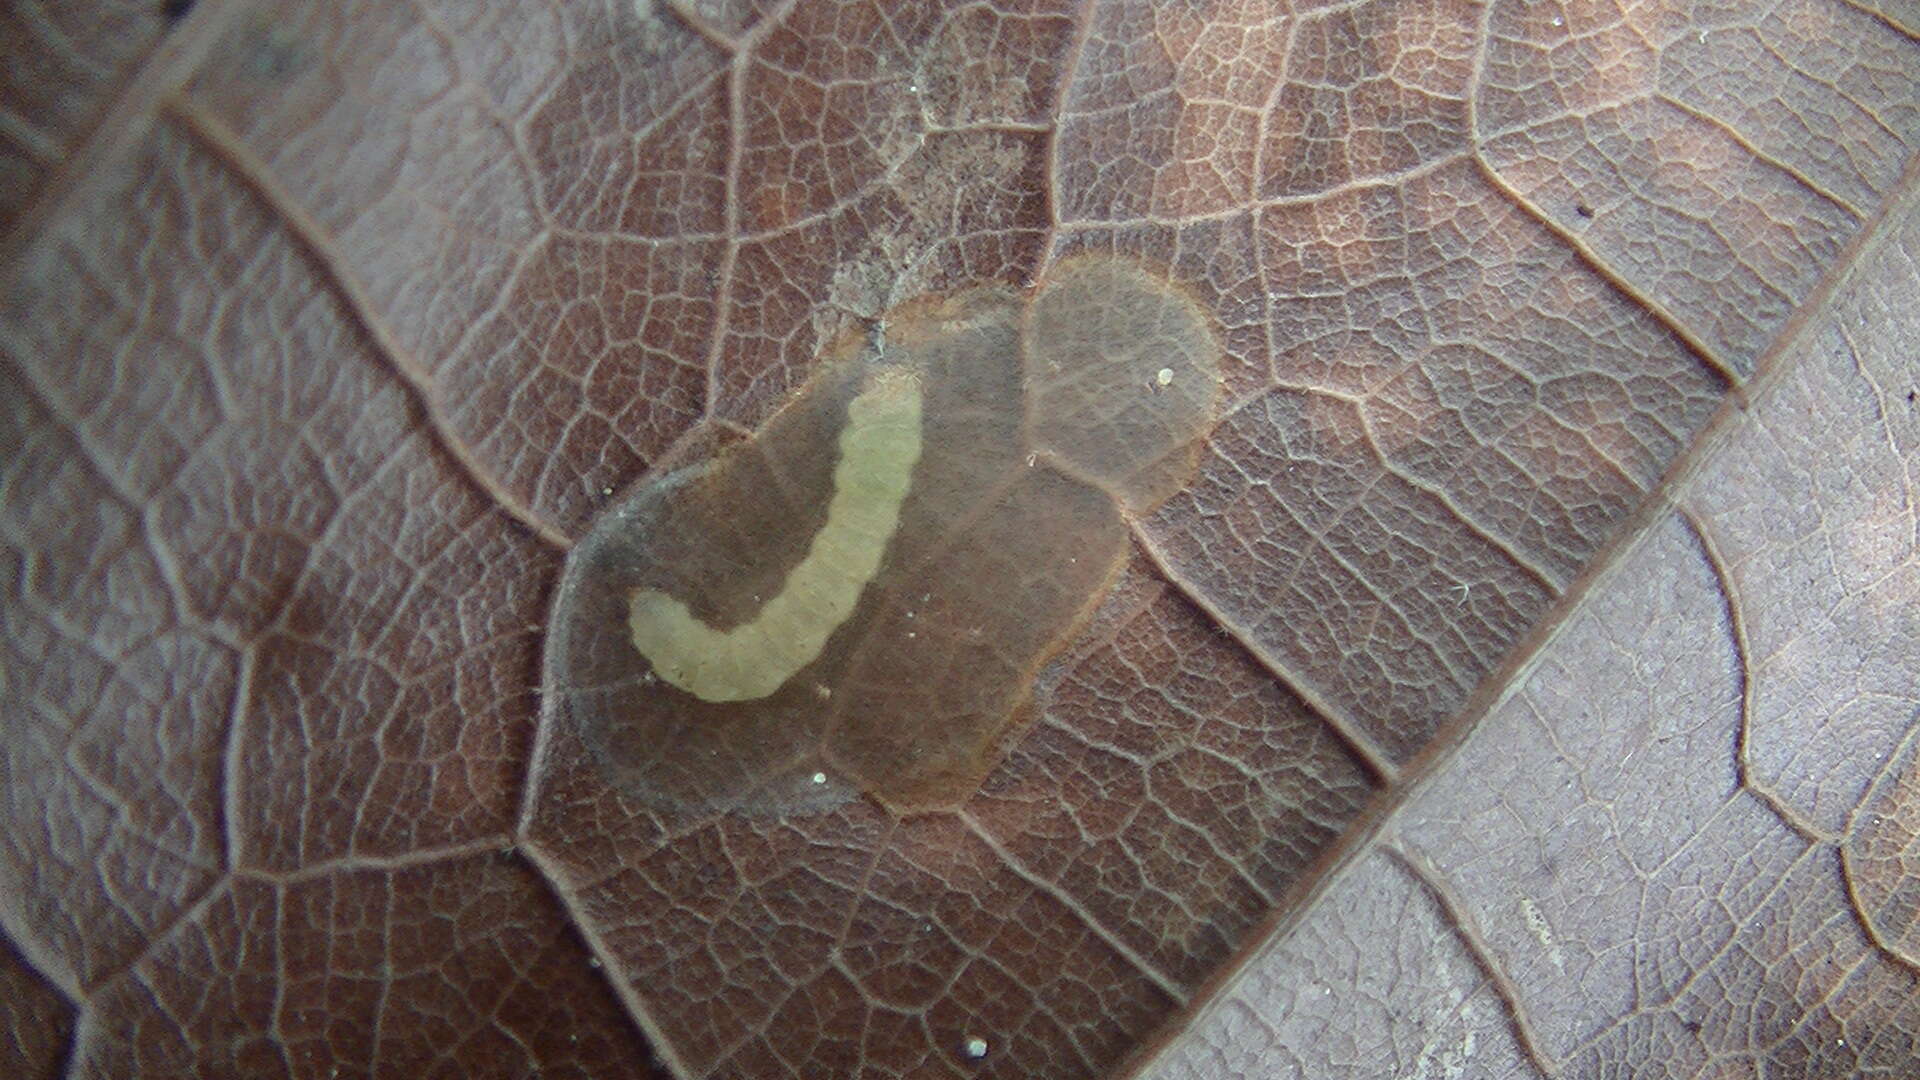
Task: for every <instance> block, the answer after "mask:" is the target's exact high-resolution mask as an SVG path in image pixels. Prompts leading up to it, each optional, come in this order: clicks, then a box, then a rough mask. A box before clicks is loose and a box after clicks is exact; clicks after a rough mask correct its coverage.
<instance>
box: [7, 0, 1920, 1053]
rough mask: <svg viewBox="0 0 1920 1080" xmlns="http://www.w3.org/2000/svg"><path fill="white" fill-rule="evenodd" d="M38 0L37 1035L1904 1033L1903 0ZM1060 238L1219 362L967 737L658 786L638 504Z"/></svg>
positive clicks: (27, 877)
mask: <svg viewBox="0 0 1920 1080" xmlns="http://www.w3.org/2000/svg"><path fill="white" fill-rule="evenodd" d="M0 30H3V32H0V42H4V44H0V50H4V53H5V60H6V62H5V68H4V70H5V74H4V81H3V82H0V86H3V87H4V89H3V90H0V94H4V98H3V99H0V222H3V223H4V225H5V239H4V241H0V243H4V245H5V247H4V252H3V253H0V254H4V258H5V264H4V270H3V271H0V274H4V294H0V303H4V305H5V309H4V316H3V317H0V353H3V354H4V368H3V374H0V379H4V385H3V386H0V408H4V409H5V411H6V415H5V418H4V420H0V462H3V464H0V470H3V472H0V484H4V489H3V490H4V499H5V505H4V515H3V520H4V526H3V527H4V550H5V558H6V560H7V564H8V565H7V574H6V587H7V590H8V592H7V596H6V600H5V606H4V615H3V616H0V617H3V618H4V634H3V636H0V649H3V650H4V653H3V655H4V660H3V661H0V662H3V663H4V668H3V669H0V675H3V676H4V684H3V685H0V694H4V703H5V704H4V709H5V713H4V723H5V728H4V743H3V745H0V766H3V767H4V783H5V803H4V807H5V814H6V819H5V823H4V830H3V831H0V836H4V840H0V863H3V865H4V898H3V899H0V926H3V927H4V930H5V935H6V948H5V949H4V951H3V952H0V980H4V987H5V989H4V992H3V993H0V1015H4V1016H5V1018H6V1021H5V1022H6V1026H7V1027H8V1028H9V1030H10V1032H11V1034H12V1035H13V1039H12V1041H11V1043H10V1044H9V1045H7V1046H5V1047H4V1048H0V1055H4V1056H5V1060H4V1063H0V1072H5V1073H6V1074H8V1075H29V1076H37V1075H55V1074H61V1073H67V1074H74V1075H81V1076H186V1075H195V1074H198V1075H236V1076H279V1075H290V1076H317V1077H325V1076H352V1075H368V1074H379V1075H388V1076H409V1077H412V1076H455V1075H473V1076H495V1075H497V1076H507V1075H513V1076H525V1075H534V1074H539V1075H543V1076H567V1075H590V1076H596V1077H610V1076H622V1075H636V1076H668V1075H678V1076H748V1077H780V1076H796V1077H797V1076H852V1075H859V1076H873V1077H909V1076H911V1077H922V1076H932V1077H964V1076H970V1075H994V1076H1047V1077H1063V1078H1064V1077H1076V1076H1080V1077H1085V1076H1098V1075H1105V1074H1109V1073H1133V1074H1137V1075H1143V1076H1154V1077H1189V1076H1190V1077H1204V1076H1218V1075H1262V1076H1333V1075H1354V1076H1402V1077H1439V1076H1474V1077H1481V1076H1488V1077H1494V1076H1513V1077H1535V1076H1553V1075H1559V1076H1579V1077H1626V1076H1635V1077H1642V1076H1644V1077H1682V1076H1683V1077H1708V1076H1712V1077H1723V1076H1764V1077H1769V1078H1773V1077H1839V1076H1854V1075H1871V1076H1894V1077H1898V1076H1908V1077H1910V1076H1914V1075H1917V1074H1920V1073H1917V1072H1916V1068H1915V1062H1916V1061H1920V990H1917V986H1920V983H1917V982H1916V975H1917V974H1920V841H1916V836H1917V835H1920V761H1917V759H1916V734H1915V733H1916V730H1920V723H1917V721H1916V713H1917V710H1920V689H1916V681H1917V680H1916V674H1915V673H1916V671H1920V615H1917V614H1916V612H1920V559H1917V557H1916V509H1915V498H1916V495H1920V483H1916V475H1915V461H1916V441H1920V405H1916V401H1915V399H1916V383H1920V375H1916V360H1915V355H1916V352H1920V300H1916V298H1917V297H1920V192H1916V185H1915V182H1914V175H1915V170H1914V167H1913V164H1912V163H1913V161H1914V159H1915V154H1914V142H1915V140H1916V138H1920V74H1917V73H1920V45H1917V42H1916V34H1917V33H1920V7H1916V6H1915V5H1914V4H1913V3H1912V2H1911V0H1881V2H1875V0H1725V2H1717V3H1716V2H1700V3H1679V2H1675V0H1646V2H1621V3H1612V2H1605V0H1600V2H1592V3H1588V2H1553V0H1538V2H1526V0H1487V2H1485V3H1477V4H1476V3H1469V2H1464V0H1354V2H1343V3H1310V2H1307V0H1297V2H1294V3H1290V4H1280V3H1269V2H1257V3H1256V2H1251V0H1194V2H1189V3H1178V4H1148V3H1144V2H1137V0H1085V2H1078V0H1075V2H1068V0H1059V2H1048V0H1005V2H979V3H940V4H928V3H919V2H909V0H897V2H896V0H679V2H670V0H637V2H635V0H587V2H580V3H571V2H568V3H550V4H540V3H500V4H471V3H446V2H443V0H415V2H414V3H410V4H403V3H394V2H389V0H352V2H347V3H338V4H336V3H332V2H327V3H321V2H318V0H303V2H296V3H288V4H252V5H248V4H243V3H237V2H221V0H201V2H200V3H199V4H197V5H193V6H191V8H189V7H188V5H184V4H160V3H139V4H134V3H120V2H101V3H96V4H74V5H67V4H55V3H53V2H52V0H18V2H16V3H11V4H9V5H8V6H7V8H6V12H5V14H4V15H0ZM1083 251H1102V252H1105V251H1112V252H1120V253H1125V254H1131V255H1135V256H1138V257H1140V258H1143V259H1146V260H1148V261H1150V262H1153V263H1155V264H1156V265H1159V266H1162V267H1165V268H1166V269H1167V271H1168V272H1169V273H1170V274H1171V275H1172V276H1173V277H1175V278H1176V279H1177V280H1179V281H1181V282H1183V283H1184V284H1185V285H1186V286H1187V287H1188V288H1190V289H1191V290H1193V292H1194V293H1195V295H1196V296H1197V297H1199V298H1200V300H1201V301H1202V302H1203V303H1204V304H1205V305H1207V306H1208V307H1209V308H1210V309H1211V311H1212V312H1213V314H1214V316H1215V318H1216V319H1217V320H1218V326H1219V330H1220V333H1221V336H1222V340H1223V343H1224V345H1225V348H1226V350H1227V366H1228V369H1229V387H1228V389H1229V393H1230V396H1231V399H1232V407H1231V410H1230V413H1229V415H1228V416H1227V418H1226V419H1225V420H1224V421H1223V423H1222V424H1221V426H1220V428H1219V429H1218V431H1217V432H1216V433H1215V435H1214V437H1213V438H1212V440H1211V441H1210V443H1209V444H1208V447H1207V451H1206V454H1205V456H1204V460H1203V461H1202V463H1201V466H1200V469H1199V472H1198V474H1197V475H1196V476H1195V478H1194V479H1193V481H1192V483H1191V484H1190V485H1189V486H1188V487H1187V489H1186V490H1185V491H1183V492H1182V493H1181V494H1179V495H1178V496H1176V497H1175V498H1174V499H1173V500H1171V501H1170V502H1169V503H1167V504H1166V505H1165V506H1164V507H1162V508H1161V509H1160V510H1158V511H1157V512H1155V513H1154V514H1153V515H1151V516H1149V517H1147V518H1145V519H1143V520H1139V521H1137V522H1135V523H1134V527H1133V533H1134V539H1133V553H1132V556H1131V561H1130V562H1129V564H1128V566H1127V568H1126V570H1125V572H1124V574H1123V577H1122V580H1121V581H1120V583H1119V585H1118V586H1117V587H1116V589H1115V591H1114V592H1113V594H1112V595H1111V596H1110V598H1109V599H1108V600H1107V601H1106V603H1105V604H1104V606H1103V607H1102V609H1101V610H1100V611H1099V613H1098V614H1097V616H1096V617H1095V618H1094V620H1093V621H1092V623H1091V625H1090V626H1089V627H1088V629H1087V630H1086V632H1085V633H1084V635H1083V636H1082V637H1081V639H1080V640H1078V641H1076V642H1074V643H1073V645H1072V646H1071V648H1069V649H1068V651H1067V652H1066V653H1064V654H1063V655H1062V657H1061V658H1060V659H1059V660H1058V661H1057V662H1056V663H1054V664H1053V665H1052V666H1051V668H1050V669H1049V670H1048V671H1047V672H1046V673H1045V674H1044V676H1043V678H1042V683H1041V686H1040V691H1039V692H1040V698H1039V700H1040V702H1041V703H1042V704H1043V705H1044V709H1043V711H1042V716H1041V718H1040V719H1039V721H1038V722H1037V723H1036V724H1035V726H1034V727H1033V728H1032V729H1031V730H1030V731H1029V732H1028V733H1027V734H1026V735H1025V736H1024V737H1023V738H1022V739H1021V740H1020V741H1019V742H1018V743H1017V745H1015V746H1014V748H1013V749H1012V751H1011V753H1010V754H1009V756H1008V757H1007V759H1006V760H1005V761H1004V762H1003V763H1002V764H1001V765H1000V766H999V767H998V768H997V769H996V771H995V772H994V773H993V775H992V776H991V777H989V779H988V780H987V782H986V784H985V786H984V787H983V788H982V790H980V791H979V793H978V794H977V795H975V796H973V797H971V798H970V799H969V800H968V801H967V802H966V803H965V804H964V805H963V806H962V807H960V808H959V809H958V810H956V811H952V812H941V813H933V814H924V815H915V816H910V817H908V818H905V819H903V820H894V819H892V818H889V817H888V816H886V815H885V814H883V813H882V812H880V811H879V810H878V809H877V808H875V807H873V806H872V805H870V804H868V803H865V802H856V803H854V804H852V805H851V806H848V807H846V808H843V809H841V810H838V811H835V812H832V813H828V814H824V815H818V816H811V817H795V818H792V819H789V820H773V819H755V818H748V817H741V816H738V815H736V816H718V817H709V818H701V819H693V818H685V817H675V816H672V815H666V814H661V813H656V812H652V811H649V810H648V809H646V808H645V807H642V806H638V805H633V804H630V803H628V802H625V801H622V799H621V798H619V797H617V796H616V795H615V794H613V793H612V792H610V791H609V790H608V789H607V788H606V786H605V784H604V783H603V782H602V781H601V780H600V779H599V777H598V776H597V775H596V773H595V772H594V770H593V769H592V768H591V767H590V765H589V764H588V762H587V761H586V759H585V758H584V757H583V754H582V750H581V747H580V745H579V742H578V740H577V737H576V733H574V732H573V731H571V730H570V729H569V727H568V726H567V724H566V723H565V722H564V718H563V717H556V716H554V715H551V714H550V713H549V712H543V709H542V699H541V696H540V693H539V680H540V678H541V667H540V649H541V640H542V639H541V626H542V624H543V621H544V619H545V617H546V604H547V602H548V600H549V596H550V589H551V586H552V584H553V582H554V581H555V580H556V577H557V574H558V571H559V568H560V566H561V564H562V561H563V559H564V556H565V549H566V546H567V544H568V542H569V540H570V538H572V537H575V536H577V535H579V534H580V532H581V531H582V530H583V528H584V527H585V526H586V524H587V523H588V522H589V520H590V519H591V517H592V515H593V514H594V512H595V510H596V508H597V507H599V506H601V505H602V504H603V503H604V502H605V501H607V500H608V499H609V498H611V497H613V496H614V495H615V494H617V493H618V492H619V491H621V490H623V489H624V488H625V487H626V486H628V485H630V484H632V483H634V482H636V481H637V480H640V479H641V478H643V477H645V476H646V475H648V472H649V470H657V469H660V468H662V467H664V466H667V465H671V464H672V463H673V462H675V461H688V460H694V459H696V458H698V457H699V456H701V455H704V454H706V453H708V452H710V451H711V450H712V449H713V448H714V447H716V446H718V445H721V444H723V443H725V442H726V441H728V440H731V439H733V438H736V437H738V436H739V435H740V434H741V433H742V432H744V431H746V430H749V429H751V428H752V427H753V426H754V425H755V424H756V423H758V422H759V420H760V419H761V418H763V417H764V416H765V415H766V414H767V413H768V411H769V410H770V409H771V408H772V407H774V406H775V405H776V404H777V403H778V402H779V401H780V400H781V398H782V396H783V395H784V394H785V393H786V392H787V391H788V390H790V389H791V388H792V387H794V386H796V385H798V383H799V382H800V381H801V380H802V379H804V377H805V375H806V373H807V372H808V371H809V369H810V364H811V363H812V362H813V359H814V357H815V355H816V350H817V349H818V348H819V347H820V345H821V344H822V343H823V342H825V341H827V340H829V339H831V338H832V337H833V336H834V335H836V334H838V333H840V332H842V331H844V330H846V329H848V328H852V327H858V326H861V325H863V324H864V323H865V322H867V321H868V320H871V319H873V318H874V317H875V316H876V315H878V314H879V313H881V312H883V311H885V310H886V309H887V308H888V307H889V306H891V305H892V304H893V303H895V302H897V301H899V300H901V299H904V298H907V297H911V296H914V295H918V294H921V293H925V292H930V291H939V290H943V289H949V288H954V287H958V286H961V285H964V284H968V283H972V282H978V281H1002V282H1008V283H1012V284H1016V285H1023V284H1026V283H1029V282H1031V281H1032V280H1034V279H1035V277H1036V276H1037V275H1038V274H1040V273H1041V272H1042V271H1043V270H1044V268H1045V267H1046V266H1047V265H1049V264H1050V263H1051V262H1053V261H1055V260H1058V259H1060V258H1062V257H1064V256H1067V255H1070V254H1072V253H1076V252H1083ZM976 1038H977V1039H980V1040H983V1041H984V1043H985V1045H986V1047H987V1050H986V1053H985V1055H984V1056H983V1057H979V1058H977V1059H975V1058H974V1057H972V1056H969V1054H968V1053H967V1046H968V1043H969V1041H970V1040H972V1039H976Z"/></svg>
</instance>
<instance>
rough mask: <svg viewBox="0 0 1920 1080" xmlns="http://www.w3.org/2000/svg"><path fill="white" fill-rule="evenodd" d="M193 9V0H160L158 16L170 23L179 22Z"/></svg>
mask: <svg viewBox="0 0 1920 1080" xmlns="http://www.w3.org/2000/svg"><path fill="white" fill-rule="evenodd" d="M192 10H193V0H160V17H161V18H163V19H165V20H167V21H168V22H170V23H174V22H179V21H180V20H181V19H184V18H186V17H187V12H189V11H192Z"/></svg>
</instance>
